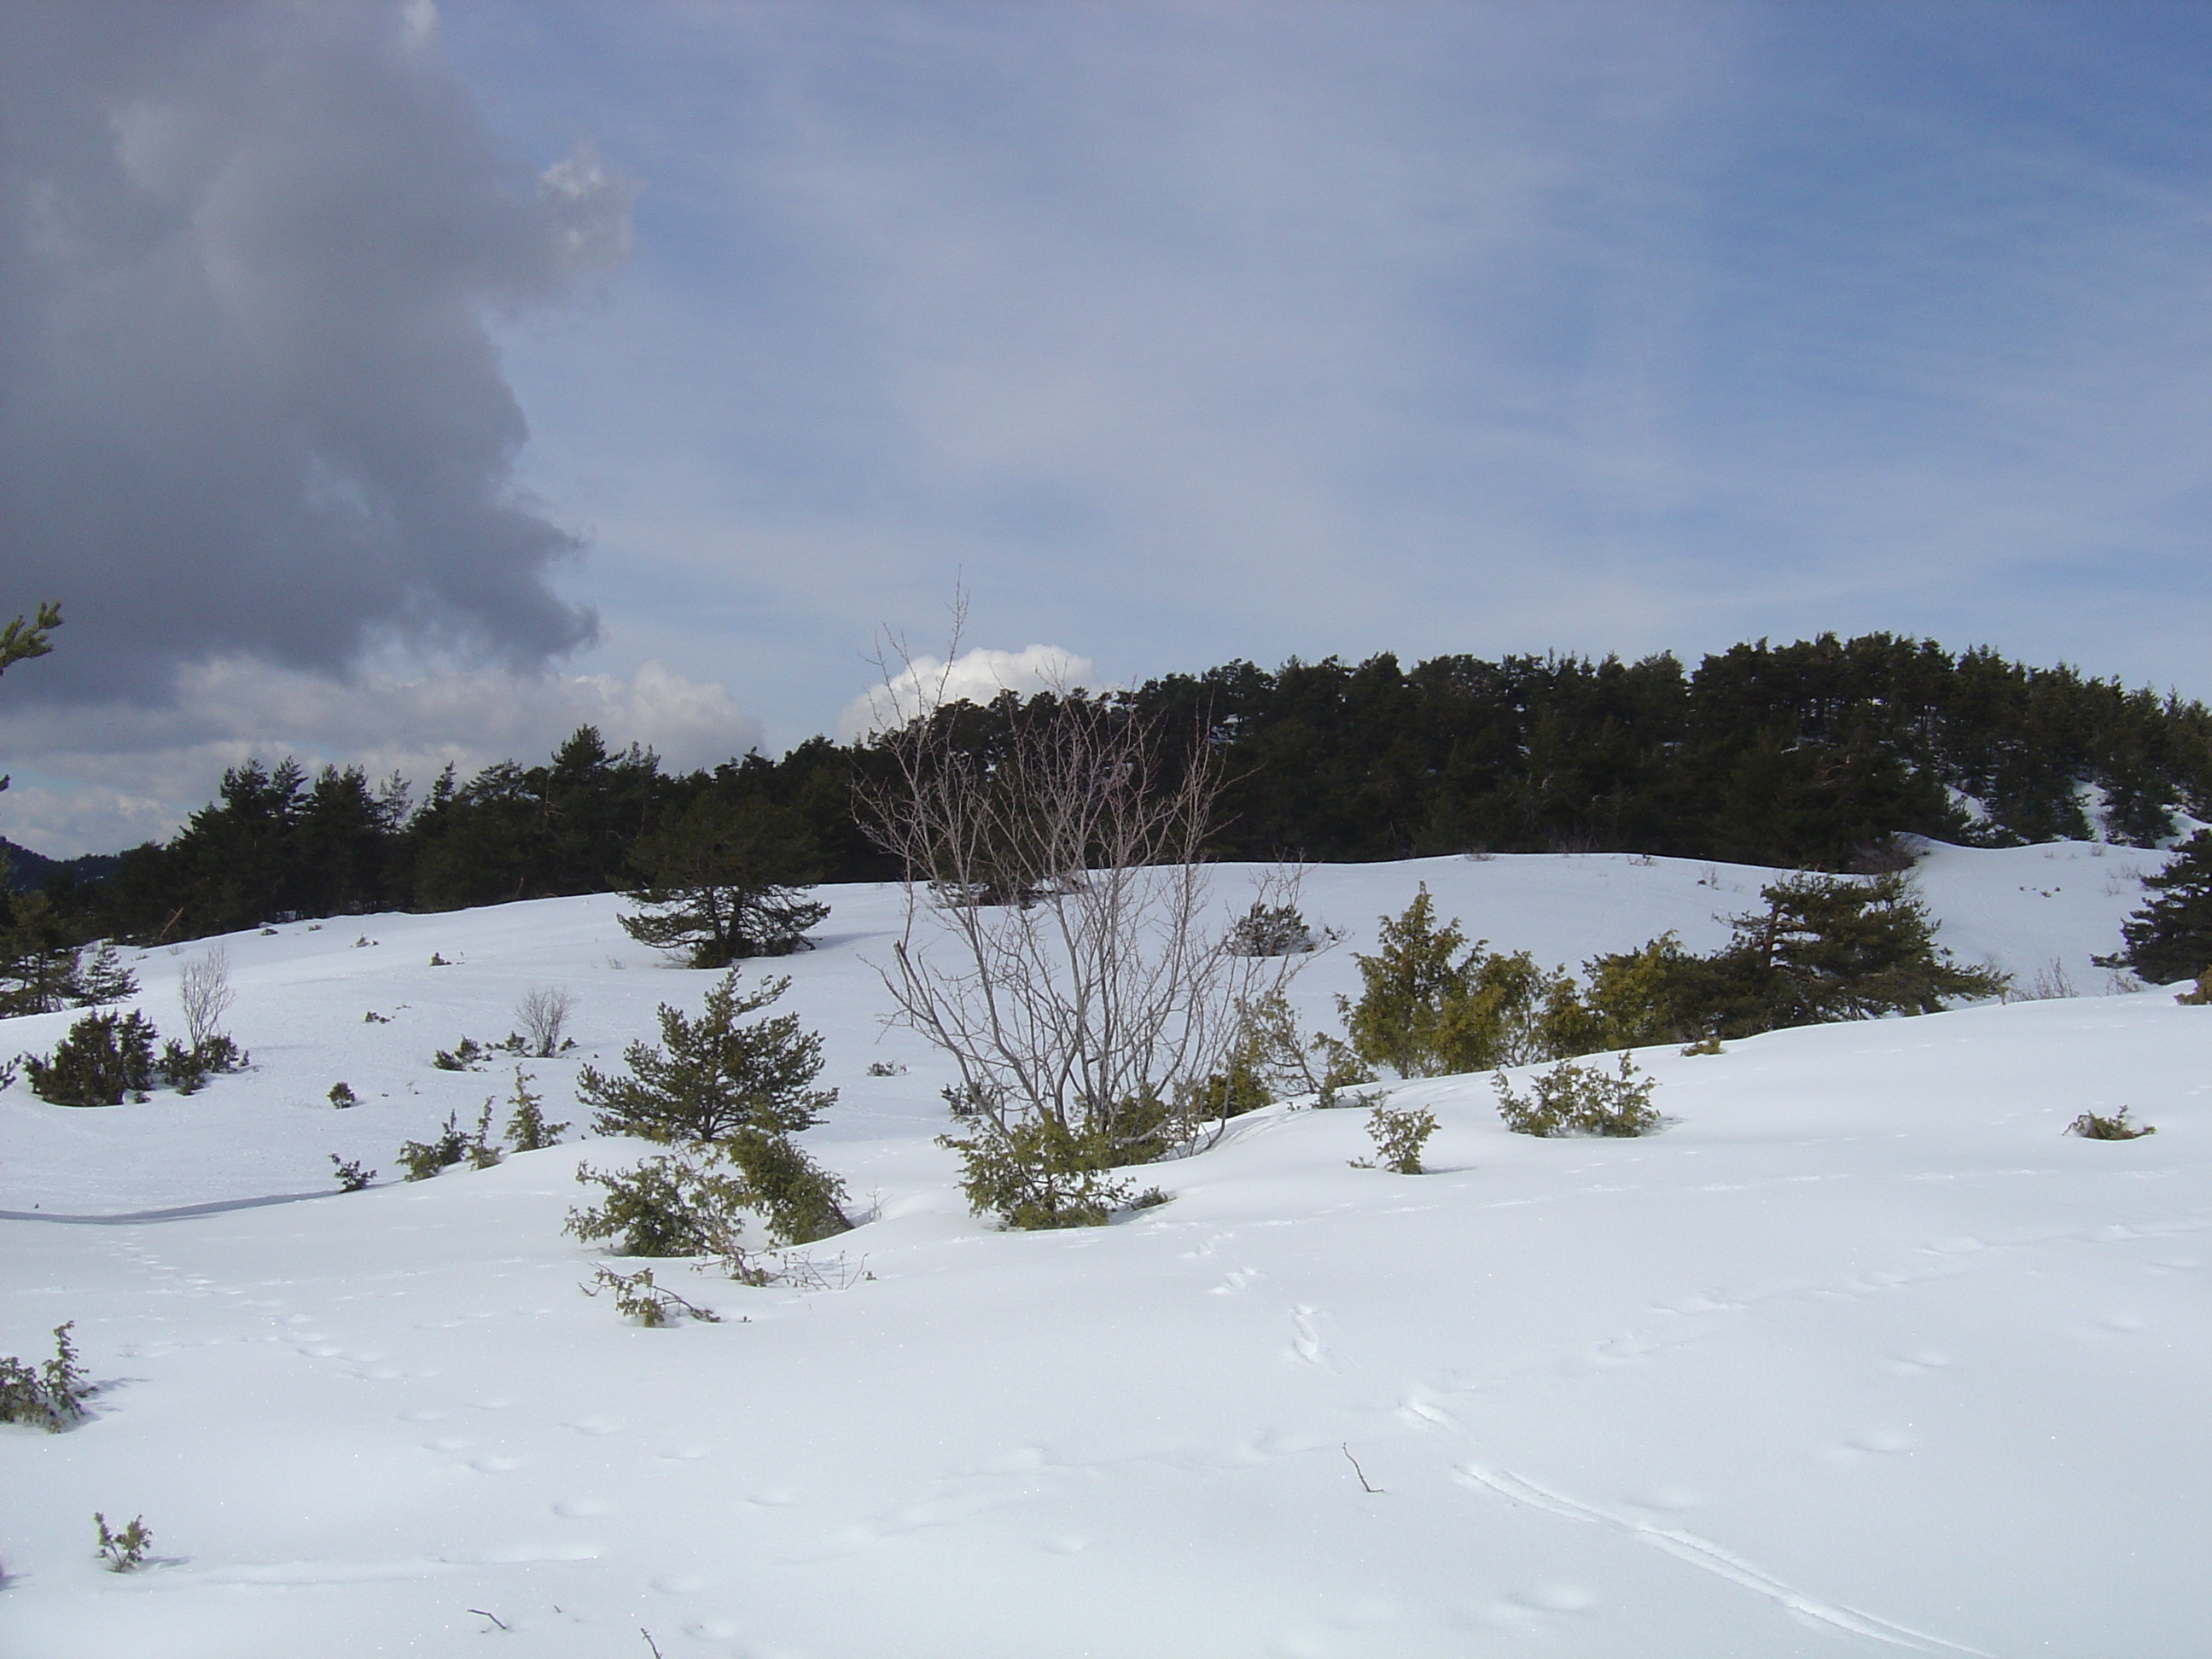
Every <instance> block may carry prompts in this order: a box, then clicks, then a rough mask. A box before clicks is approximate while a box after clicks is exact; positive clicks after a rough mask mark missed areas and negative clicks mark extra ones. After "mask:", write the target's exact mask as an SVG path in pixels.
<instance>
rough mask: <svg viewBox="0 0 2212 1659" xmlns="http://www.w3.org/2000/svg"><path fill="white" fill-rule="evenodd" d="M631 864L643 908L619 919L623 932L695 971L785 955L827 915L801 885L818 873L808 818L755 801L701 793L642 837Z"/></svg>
mask: <svg viewBox="0 0 2212 1659" xmlns="http://www.w3.org/2000/svg"><path fill="white" fill-rule="evenodd" d="M630 862H631V865H632V866H633V867H635V869H636V870H637V871H638V872H639V873H640V874H641V876H642V878H643V879H642V880H641V882H640V883H639V884H638V885H637V887H636V888H635V890H634V893H635V898H636V900H637V902H638V904H639V905H640V906H641V909H640V910H639V911H638V912H637V913H636V914H635V915H625V916H623V917H622V918H621V921H622V925H623V932H625V933H628V934H629V936H630V937H631V938H632V939H635V940H637V941H638V942H639V943H640V944H641V945H653V947H654V948H656V949H658V950H663V951H671V952H672V953H674V954H676V955H678V956H679V957H682V958H683V959H684V961H685V963H688V964H689V965H690V966H691V967H693V968H726V967H727V966H728V965H729V964H730V963H732V962H735V961H737V960H738V959H739V958H741V957H780V956H788V955H789V954H790V953H791V952H793V951H798V950H802V949H804V948H805V946H806V944H807V939H806V932H807V929H809V928H811V927H816V926H817V925H818V924H819V923H820V922H821V921H822V920H823V918H824V917H825V916H827V915H829V906H828V905H826V904H822V903H818V902H815V901H813V900H811V899H809V898H807V897H806V896H805V892H806V890H805V886H804V885H803V883H804V882H805V880H806V879H807V878H809V877H811V874H812V873H813V870H814V865H815V848H814V837H813V835H812V833H811V831H810V830H809V829H807V826H806V822H805V819H803V818H801V817H799V815H798V814H797V813H795V812H793V811H791V810H790V809H789V808H787V807H781V806H777V805H773V804H771V803H769V802H768V801H764V800H762V799H758V798H755V799H749V800H743V801H731V800H729V799H725V798H724V797H723V796H722V795H720V793H715V792H713V791H709V792H708V793H705V794H702V795H701V796H700V797H699V798H698V799H696V800H695V801H693V802H692V803H691V805H690V806H689V807H688V808H686V809H685V810H684V811H683V812H681V813H680V814H677V815H675V816H673V817H671V818H670V819H668V820H667V821H665V822H664V823H661V824H660V826H659V828H657V829H653V830H651V831H649V832H648V833H647V834H646V835H644V836H641V837H640V838H639V840H638V842H637V845H636V847H635V849H634V850H633V851H632V853H631V854H630Z"/></svg>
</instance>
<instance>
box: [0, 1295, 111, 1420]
mask: <svg viewBox="0 0 2212 1659" xmlns="http://www.w3.org/2000/svg"><path fill="white" fill-rule="evenodd" d="M75 1328H76V1321H75V1320H70V1321H69V1322H67V1323H64V1324H60V1325H57V1326H55V1327H54V1357H53V1358H52V1359H49V1360H46V1362H44V1363H43V1364H39V1365H33V1364H30V1363H29V1362H28V1361H27V1360H22V1359H18V1358H15V1357H14V1356H13V1355H12V1354H11V1355H9V1356H6V1357H4V1358H0V1423H24V1424H27V1425H30V1426H31V1427H33V1428H40V1429H44V1430H46V1431H47V1432H48V1433H50V1434H59V1433H60V1432H61V1431H63V1430H64V1429H66V1428H68V1427H69V1426H70V1425H72V1424H75V1423H80V1422H82V1421H83V1420H84V1402H85V1400H86V1398H87V1397H88V1395H90V1394H91V1393H92V1389H91V1386H90V1385H89V1384H88V1383H87V1382H86V1381H85V1376H84V1368H83V1367H82V1365H80V1364H78V1363H77V1357H76V1345H75V1344H74V1343H72V1342H71V1341H70V1331H72V1330H74V1329H75Z"/></svg>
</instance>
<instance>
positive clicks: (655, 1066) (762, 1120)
mask: <svg viewBox="0 0 2212 1659" xmlns="http://www.w3.org/2000/svg"><path fill="white" fill-rule="evenodd" d="M790 985H791V981H789V980H788V979H771V980H764V981H762V983H761V987H760V988H759V989H758V990H757V991H753V992H750V993H740V992H739V991H738V970H737V969H734V968H732V969H731V970H730V971H729V972H728V973H726V974H725V975H723V976H722V977H721V979H720V981H717V982H716V983H715V985H714V987H713V988H712V989H710V990H709V991H708V993H707V1000H706V1006H705V1007H704V1008H703V1009H702V1011H701V1012H700V1014H699V1016H698V1018H696V1019H694V1018H690V1016H688V1015H686V1014H685V1013H684V1012H683V1011H682V1010H681V1009H678V1008H673V1007H671V1006H669V1005H668V1004H666V1003H665V1002H664V1003H662V1004H661V1005H660V1010H659V1022H660V1042H659V1044H658V1045H656V1044H653V1043H649V1042H633V1043H631V1044H630V1045H629V1048H626V1049H624V1050H623V1060H626V1061H627V1062H628V1063H629V1069H630V1075H629V1076H628V1077H620V1078H611V1077H607V1076H605V1075H603V1074H602V1073H599V1072H598V1071H596V1070H594V1069H593V1068H592V1067H591V1066H585V1067H584V1068H583V1070H582V1071H581V1072H580V1073H579V1074H578V1076H577V1079H576V1095H577V1097H578V1098H579V1099H580V1100H581V1101H583V1102H584V1103H586V1105H589V1106H592V1107H593V1108H595V1109H596V1110H595V1111H594V1113H593V1115H592V1130H593V1132H594V1133H599V1134H603V1135H642V1136H644V1137H645V1138H646V1139H648V1140H662V1141H683V1140H693V1141H710V1140H721V1139H726V1137H727V1136H728V1135H730V1134H731V1133H732V1132H734V1131H735V1130H737V1129H738V1128H741V1127H753V1128H762V1129H772V1130H774V1131H775V1132H776V1133H782V1134H795V1133H798V1132H799V1130H801V1129H806V1128H811V1127H813V1126H814V1125H815V1124H816V1123H817V1122H819V1121H821V1117H822V1114H823V1111H824V1110H826V1109H828V1108H829V1106H830V1105H832V1104H833V1103H835V1102H836V1098H837V1091H836V1090H835V1089H816V1088H813V1087H811V1086H810V1085H812V1083H813V1082H814V1080H815V1079H816V1078H817V1077H819V1076H820V1075H821V1072H822V1039H821V1038H820V1037H818V1036H816V1035H814V1033H812V1032H811V1031H803V1030H800V1029H799V1017H798V1016H797V1015H796V1014H778V1015H775V1016H774V1017H772V1018H767V1019H757V1020H753V1021H750V1023H745V1022H744V1021H743V1019H742V1017H743V1016H744V1015H746V1014H751V1013H757V1012H759V1011H760V1010H762V1009H763V1008H765V1007H767V1006H769V1004H771V1003H773V1002H774V1001H775V1000H776V999H777V998H779V997H781V995H782V994H784V992H785V991H786V990H787V989H788V988H789V987H790Z"/></svg>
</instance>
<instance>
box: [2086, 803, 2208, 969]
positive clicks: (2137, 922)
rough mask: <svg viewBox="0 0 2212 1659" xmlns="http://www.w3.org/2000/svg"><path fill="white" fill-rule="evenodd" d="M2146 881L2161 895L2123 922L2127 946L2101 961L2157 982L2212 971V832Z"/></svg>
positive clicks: (2195, 838) (2180, 851)
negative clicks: (2125, 968)
mask: <svg viewBox="0 0 2212 1659" xmlns="http://www.w3.org/2000/svg"><path fill="white" fill-rule="evenodd" d="M2143 885H2144V886H2146V887H2148V888H2149V889H2150V890H2152V891H2153V892H2154V893H2155V894H2156V895H2157V896H2156V897H2154V898H2153V899H2151V900H2150V901H2148V902H2147V903H2145V904H2144V905H2143V906H2142V908H2140V909H2138V910H2136V913H2135V914H2134V915H2131V916H2130V917H2129V918H2128V919H2127V921H2124V922H2123V923H2122V924H2121V925H2120V937H2121V938H2122V939H2124V940H2126V941H2127V943H2126V945H2125V947H2124V949H2122V950H2121V951H2119V952H2118V955H2116V956H2112V957H2099V958H2098V959H2097V960H2098V962H2099V963H2100V965H2102V966H2106V967H2115V968H2117V967H2128V968H2132V969H2135V970H2136V973H2138V974H2140V975H2142V976H2143V977H2144V978H2145V979H2147V980H2148V981H2151V982H2152V983H2153V984H2154V985H2171V984H2172V983H2173V981H2176V980H2183V979H2192V978H2196V977H2198V976H2199V975H2204V974H2208V973H2212V829H2199V830H2198V831H2197V833H2196V834H2195V835H2193V836H2191V837H2190V838H2189V839H2188V840H2187V841H2185V842H2183V843H2182V844H2181V845H2180V846H2179V848H2176V849H2175V850H2174V854H2173V856H2172V859H2170V860H2167V862H2166V867H2165V868H2164V869H2162V870H2160V871H2159V872H2157V873H2156V874H2154V875H2148V876H2145V877H2144V878H2143Z"/></svg>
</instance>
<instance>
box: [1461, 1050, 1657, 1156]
mask: <svg viewBox="0 0 2212 1659" xmlns="http://www.w3.org/2000/svg"><path fill="white" fill-rule="evenodd" d="M1495 1086H1496V1088H1497V1090H1498V1115H1499V1116H1500V1117H1502V1118H1504V1120H1505V1127H1507V1128H1509V1129H1510V1130H1511V1131H1512V1132H1513V1133H1515V1134H1518V1135H1544V1136H1555V1135H1614V1136H1627V1135H1645V1134H1650V1133H1651V1132H1652V1131H1653V1130H1654V1129H1656V1128H1657V1127H1659V1114H1658V1111H1657V1110H1656V1109H1655V1108H1654V1107H1653V1106H1652V1104H1651V1091H1652V1090H1653V1089H1655V1088H1656V1087H1657V1086H1658V1080H1657V1079H1656V1078H1650V1077H1646V1076H1644V1075H1643V1073H1640V1072H1639V1071H1638V1069H1637V1066H1636V1063H1635V1062H1634V1061H1633V1060H1631V1059H1629V1057H1628V1056H1627V1055H1626V1054H1623V1055H1622V1056H1621V1057H1620V1070H1619V1071H1618V1072H1617V1073H1614V1074H1613V1075H1612V1076H1607V1074H1606V1073H1605V1072H1603V1071H1602V1070H1601V1069H1600V1068H1599V1067H1597V1066H1577V1065H1576V1064H1575V1063H1574V1062H1573V1061H1572V1060H1562V1061H1561V1062H1560V1063H1559V1065H1557V1066H1553V1068H1552V1069H1551V1070H1550V1071H1548V1072H1545V1073H1540V1074H1539V1075H1538V1076H1536V1077H1535V1078H1534V1079H1531V1080H1530V1083H1529V1097H1528V1099H1525V1100H1524V1099H1522V1097H1520V1096H1518V1095H1516V1094H1515V1093H1514V1092H1513V1089H1512V1087H1511V1085H1509V1084H1508V1083H1507V1082H1506V1080H1505V1076H1504V1073H1499V1074H1498V1077H1497V1079H1495Z"/></svg>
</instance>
